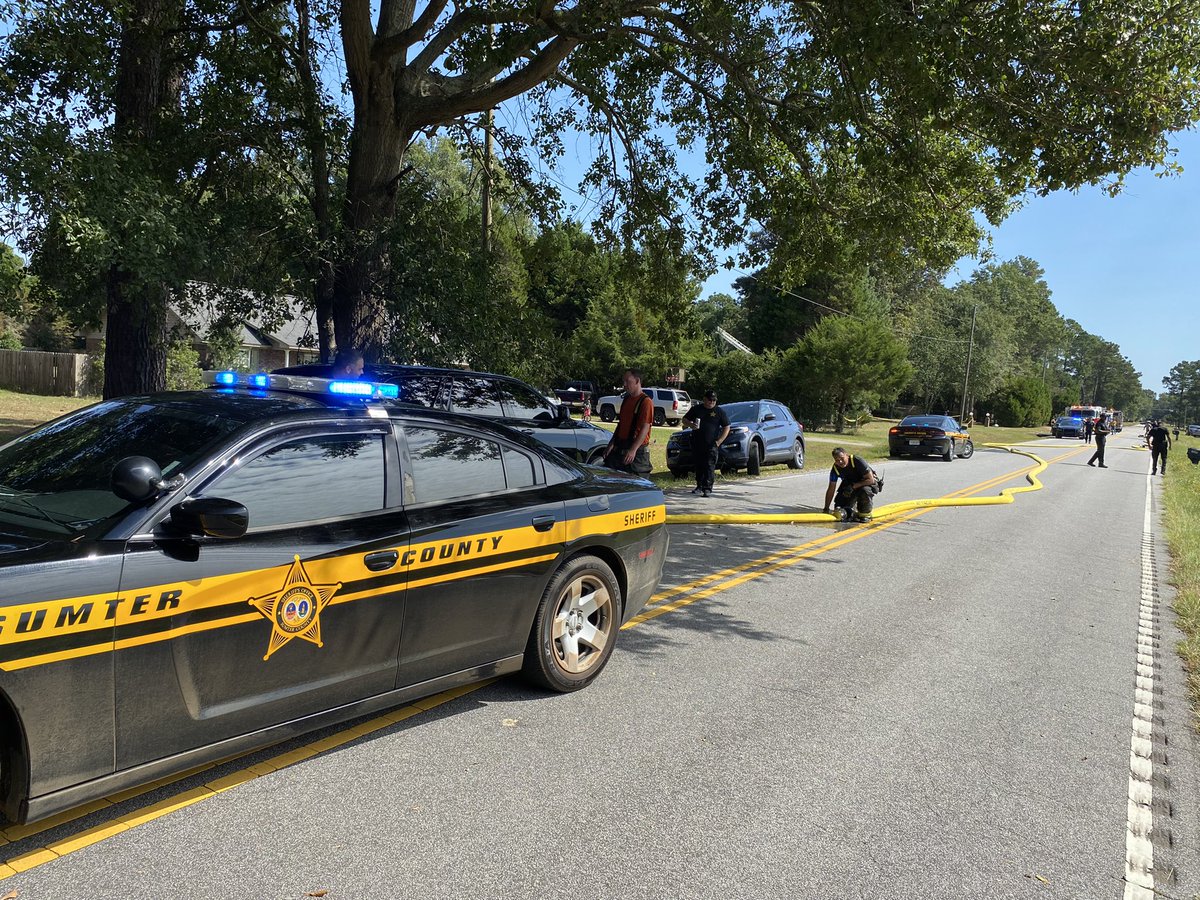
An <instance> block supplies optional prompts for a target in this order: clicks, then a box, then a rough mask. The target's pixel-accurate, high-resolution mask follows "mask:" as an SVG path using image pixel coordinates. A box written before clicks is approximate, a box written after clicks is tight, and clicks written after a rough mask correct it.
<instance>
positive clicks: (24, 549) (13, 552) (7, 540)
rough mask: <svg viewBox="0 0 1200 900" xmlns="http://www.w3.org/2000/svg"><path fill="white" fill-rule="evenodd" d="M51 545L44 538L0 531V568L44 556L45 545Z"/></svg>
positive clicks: (10, 530)
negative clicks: (31, 557) (33, 557)
mask: <svg viewBox="0 0 1200 900" xmlns="http://www.w3.org/2000/svg"><path fill="white" fill-rule="evenodd" d="M53 543H55V542H54V541H48V540H47V539H46V538H44V537H34V536H33V535H28V534H21V533H19V532H14V531H13V530H12V529H9V528H3V529H0V566H5V565H15V564H19V563H23V562H27V561H28V557H30V556H38V557H41V556H44V555H45V550H46V549H47V545H48V544H53ZM39 551H40V552H39Z"/></svg>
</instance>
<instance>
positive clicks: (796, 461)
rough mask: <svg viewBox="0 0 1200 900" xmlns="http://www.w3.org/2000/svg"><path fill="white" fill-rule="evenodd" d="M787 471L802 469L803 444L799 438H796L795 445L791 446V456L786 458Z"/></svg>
mask: <svg viewBox="0 0 1200 900" xmlns="http://www.w3.org/2000/svg"><path fill="white" fill-rule="evenodd" d="M787 464H788V468H789V469H803V468H804V442H803V441H802V440H800V438H796V443H795V444H793V445H792V455H791V456H789V457H788V463H787Z"/></svg>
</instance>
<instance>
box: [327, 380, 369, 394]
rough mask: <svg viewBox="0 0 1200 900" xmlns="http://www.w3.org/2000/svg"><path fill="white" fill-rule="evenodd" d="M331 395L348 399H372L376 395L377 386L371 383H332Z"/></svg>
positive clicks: (330, 383)
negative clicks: (340, 395)
mask: <svg viewBox="0 0 1200 900" xmlns="http://www.w3.org/2000/svg"><path fill="white" fill-rule="evenodd" d="M329 393H331V394H342V395H343V396H347V397H370V396H372V395H373V394H374V393H375V385H373V384H371V382H369V381H331V382H329Z"/></svg>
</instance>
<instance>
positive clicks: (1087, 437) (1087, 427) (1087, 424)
mask: <svg viewBox="0 0 1200 900" xmlns="http://www.w3.org/2000/svg"><path fill="white" fill-rule="evenodd" d="M1094 427H1095V426H1094V425H1093V424H1092V418H1091V416H1088V418H1086V419H1084V420H1083V442H1084V443H1085V444H1090V443H1091V442H1092V429H1093V428H1094Z"/></svg>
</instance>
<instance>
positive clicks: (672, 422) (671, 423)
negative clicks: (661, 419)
mask: <svg viewBox="0 0 1200 900" xmlns="http://www.w3.org/2000/svg"><path fill="white" fill-rule="evenodd" d="M667 424H668V425H670V426H671V427H672V428H674V427H675V426H676V425H678V424H679V420H678V419H667Z"/></svg>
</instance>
